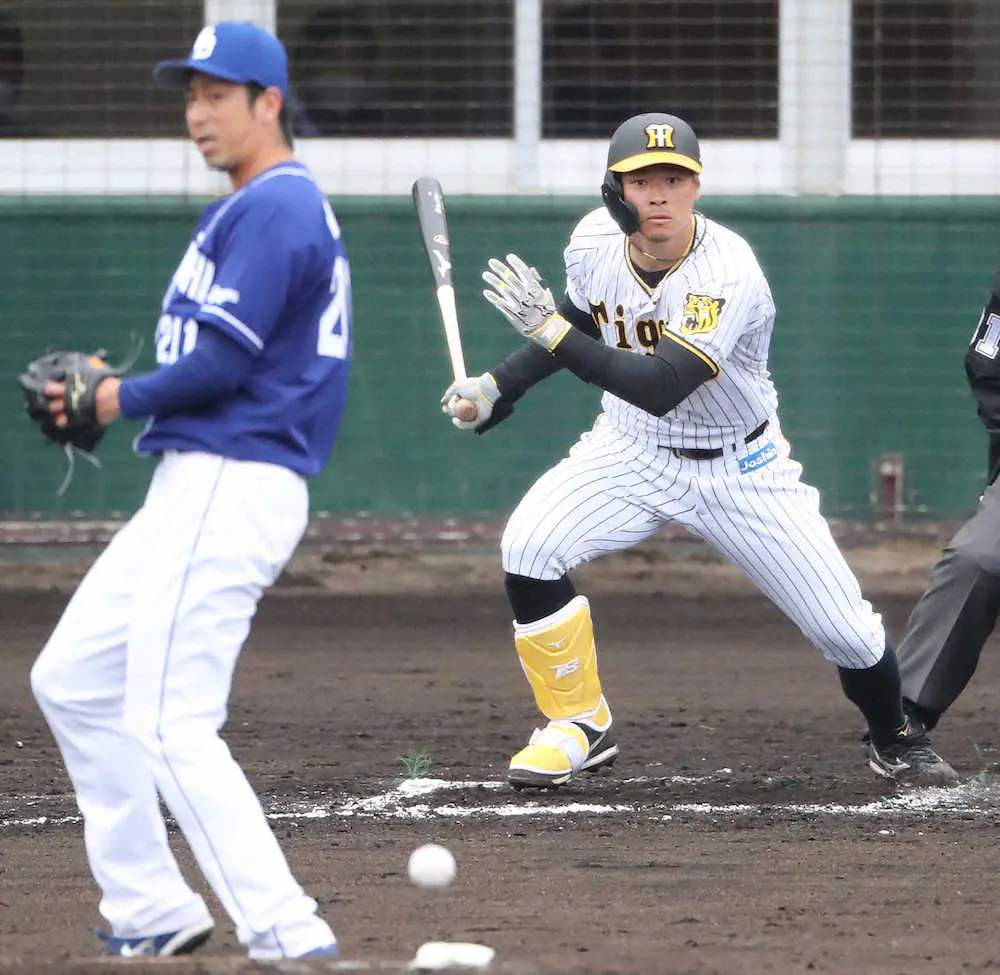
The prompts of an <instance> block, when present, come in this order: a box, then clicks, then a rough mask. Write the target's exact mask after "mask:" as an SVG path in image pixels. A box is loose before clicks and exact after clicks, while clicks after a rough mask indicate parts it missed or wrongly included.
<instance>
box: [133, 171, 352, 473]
mask: <svg viewBox="0 0 1000 975" xmlns="http://www.w3.org/2000/svg"><path fill="white" fill-rule="evenodd" d="M206 328H212V329H219V330H220V331H221V332H223V333H225V334H226V335H227V336H229V338H231V339H233V340H235V341H236V342H238V343H240V345H242V346H243V347H244V348H245V349H247V350H249V351H250V352H251V353H252V354H253V355H254V356H255V362H254V367H253V369H252V371H251V373H250V375H249V377H248V379H247V380H246V382H244V383H242V384H241V385H240V386H239V387H238V388H237V389H236V391H235V392H234V393H233V394H232V395H228V396H225V397H223V398H220V399H218V400H215V401H213V402H211V403H210V404H208V405H206V406H204V407H200V408H194V409H189V410H185V411H183V412H178V413H176V414H172V415H170V416H163V417H157V416H153V417H151V418H150V420H149V423H148V424H147V427H146V429H145V430H144V432H143V433H142V434H141V435H140V436H139V438H138V440H137V441H136V449H137V450H138V451H139V452H140V453H153V454H158V453H161V452H163V451H165V450H199V451H206V452H208V453H213V454H219V455H221V456H224V457H233V458H235V459H238V460H253V461H262V462H265V463H271V464H280V465H282V466H284V467H289V468H291V469H292V470H294V471H298V472H299V473H300V474H304V475H307V476H312V475H315V474H318V473H319V472H320V471H321V470H322V469H323V467H324V465H325V464H326V462H327V460H328V459H329V457H330V452H331V451H332V450H333V443H334V440H335V439H336V436H337V429H338V427H339V425H340V420H341V416H342V415H343V411H344V403H345V400H346V394H347V373H348V370H349V368H350V359H351V347H352V338H351V279H350V269H349V267H348V263H347V255H346V253H345V251H344V245H343V242H342V241H341V237H340V228H339V226H338V225H337V220H336V218H335V217H334V215H333V211H332V210H331V208H330V205H329V203H328V202H327V200H326V198H325V197H324V196H323V194H322V192H321V190H320V189H319V187H318V186H317V185H316V183H315V182H314V181H313V179H312V177H311V176H310V174H309V172H308V171H307V170H306V169H305V167H304V166H302V165H301V164H299V163H297V162H288V163H282V164H281V165H278V166H275V167H273V168H271V169H268V170H265V171H264V172H263V173H261V174H260V175H258V176H257V177H256V178H255V179H253V180H251V181H250V182H249V183H247V184H246V185H245V186H243V187H241V188H240V189H238V190H236V192H234V193H233V194H232V195H231V196H228V197H225V198H224V199H222V200H219V201H218V202H216V203H213V204H211V205H210V206H209V207H207V208H206V209H205V211H204V213H203V214H202V217H201V220H200V221H199V223H198V228H197V230H196V232H195V234H194V237H193V238H192V240H191V243H190V244H189V246H188V249H187V253H185V255H184V258H183V260H182V261H181V263H180V265H179V266H178V268H177V270H176V271H175V272H174V276H173V278H172V280H171V282H170V287H169V288H168V289H167V293H166V295H165V296H164V298H163V306H162V314H161V315H160V319H159V322H158V323H157V326H156V359H157V362H158V363H159V365H160V367H161V368H162V367H164V366H169V365H170V364H172V363H174V362H176V361H177V360H178V359H179V358H180V357H181V356H183V355H186V354H187V353H188V352H190V351H191V350H192V349H193V348H195V346H196V344H197V342H198V333H199V331H201V330H202V329H206Z"/></svg>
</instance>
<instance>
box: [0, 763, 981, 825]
mask: <svg viewBox="0 0 1000 975" xmlns="http://www.w3.org/2000/svg"><path fill="white" fill-rule="evenodd" d="M731 771H732V770H731V769H719V770H718V771H717V772H714V773H710V774H708V775H704V776H669V777H663V778H652V777H642V778H632V779H625V780H623V781H622V783H621V784H622V785H629V784H632V785H635V784H641V785H648V786H650V787H653V788H655V786H656V785H657V784H658V783H662V784H670V785H673V786H677V785H697V784H702V785H703V784H705V783H706V782H710V781H725V780H726V779H727V778H728V776H729V775H730V774H731ZM476 790H479V791H487V792H492V793H497V792H503V793H505V794H509V795H510V796H511V799H510V801H501V802H498V803H495V804H487V805H478V804H467V803H462V804H458V803H456V802H455V801H449V798H450V797H452V796H454V795H455V793H459V794H467V793H469V792H473V791H476ZM535 795H537V794H536V793H513V792H510V790H509V787H508V786H507V784H506V783H505V782H500V781H483V782H470V781H451V780H447V779H430V778H414V779H405V780H403V781H401V782H399V783H397V784H396V785H395V786H394V787H392V788H390V789H387V790H385V791H384V792H380V793H377V794H375V795H370V796H355V797H351V798H348V799H335V798H333V797H331V798H330V799H328V800H326V799H323V798H322V797H316V798H313V799H311V800H309V801H305V802H295V803H289V802H287V801H276V800H270V801H268V800H267V798H266V797H265V800H264V803H265V807H266V809H267V816H268V818H269V819H272V820H285V821H296V820H322V819H350V818H371V819H403V820H431V819H438V820H443V819H455V820H460V819H470V818H474V817H476V818H489V817H496V818H501V819H503V818H517V817H521V818H525V817H532V816H535V817H556V816H571V815H581V814H582V815H592V816H614V815H621V814H633V815H643V814H644V815H647V816H649V817H650V818H652V819H657V820H662V821H669V820H671V819H672V818H673V817H674V816H704V817H708V818H711V817H719V816H729V817H760V816H774V817H781V816H783V815H796V816H815V817H824V816H826V817H843V818H852V817H853V818H859V819H864V818H867V819H879V818H883V819H888V818H893V819H896V818H899V817H905V816H926V815H929V814H931V815H934V814H936V815H941V816H964V817H984V818H985V817H991V816H997V815H998V814H1000V785H998V784H995V783H993V782H983V781H980V780H977V779H974V780H972V781H971V782H968V783H965V784H964V785H959V786H953V787H951V788H932V787H928V788H923V789H907V790H904V791H900V792H898V793H896V794H894V795H889V796H884V797H881V798H879V799H875V800H872V801H870V802H864V803H854V804H842V803H797V802H795V803H780V802H765V803H728V804H714V803H702V802H672V803H657V802H655V801H654V802H645V803H600V802H581V801H579V800H578V799H571V798H569V797H568V796H567V798H566V799H565V800H563V799H561V798H560V797H559V793H544V794H543V795H544V799H542V798H533V796H535ZM434 800H438V801H434ZM68 802H72V798H71V797H69V796H20V797H18V796H9V797H7V798H6V799H4V800H3V802H2V803H0V816H2V817H3V818H0V829H3V828H5V827H8V828H9V827H12V826H22V827H23V826H38V827H45V826H64V825H68V824H74V823H79V822H81V817H80V816H78V815H65V816H50V815H36V816H31V815H25V813H26V812H27V811H28V809H30V808H31V807H33V806H34V807H37V806H45V805H52V804H56V805H58V804H66V803H68Z"/></svg>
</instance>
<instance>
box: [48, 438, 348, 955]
mask: <svg viewBox="0 0 1000 975" xmlns="http://www.w3.org/2000/svg"><path fill="white" fill-rule="evenodd" d="M308 507H309V503H308V491H307V488H306V484H305V482H304V480H303V479H302V478H301V477H299V475H297V474H295V473H293V472H292V471H289V470H286V469H285V468H282V467H276V466H274V465H272V464H257V463H247V462H243V461H233V460H227V459H225V458H222V457H216V456H213V455H210V454H201V453H180V454H178V453H170V454H168V455H167V456H166V457H165V458H164V460H163V461H162V462H161V463H160V464H159V466H158V467H157V469H156V472H155V473H154V475H153V480H152V482H151V484H150V487H149V492H148V494H147V496H146V500H145V503H144V504H143V506H142V508H140V509H139V511H138V512H136V514H135V515H134V516H133V517H132V519H131V520H130V521H129V523H128V524H127V525H126V526H125V527H124V528H123V529H122V530H121V531H120V532H118V534H117V535H116V536H115V537H114V538H113V539H112V540H111V543H110V544H109V545H108V547H107V548H106V549H105V550H104V552H102V553H101V555H100V557H99V558H98V559H97V561H96V562H95V563H94V565H93V566H92V567H91V569H90V571H89V572H88V573H87V576H86V577H85V578H84V580H83V582H82V583H81V584H80V586H79V588H78V589H77V591H76V593H75V595H74V596H73V598H72V599H71V600H70V603H69V605H68V606H67V607H66V610H65V612H64V613H63V615H62V618H61V619H60V621H59V623H58V625H57V626H56V628H55V630H54V631H53V633H52V636H51V637H50V638H49V641H48V643H47V644H46V645H45V648H44V650H43V651H42V653H41V655H40V656H39V658H38V660H37V661H36V663H35V666H34V668H33V669H32V673H31V683H32V688H33V690H34V692H35V697H36V698H37V700H38V703H39V705H40V707H41V708H42V711H43V712H44V714H45V717H46V719H47V720H48V722H49V726H50V727H51V729H52V732H53V734H54V735H55V738H56V741H57V742H58V744H59V747H60V750H61V751H62V754H63V759H64V761H65V763H66V769H67V771H68V772H69V775H70V778H71V779H72V781H73V786H74V789H75V790H76V797H77V803H78V805H79V807H80V811H81V812H82V813H83V817H84V838H85V841H86V846H87V855H88V858H89V860H90V866H91V870H92V871H93V874H94V878H95V880H96V881H97V883H98V885H99V886H100V888H101V893H102V897H101V913H102V914H103V915H104V917H105V918H107V920H108V921H109V922H110V924H111V928H112V931H113V933H114V934H115V935H117V936H119V937H147V936H149V935H153V934H161V933H164V932H167V931H176V930H178V929H180V928H184V927H187V926H189V925H192V924H197V923H199V922H201V921H203V920H205V919H206V918H207V916H208V911H207V908H206V906H205V904H204V902H203V900H202V898H201V897H200V896H199V895H198V894H196V893H195V892H194V891H192V890H191V888H190V887H189V886H188V884H187V882H186V881H185V879H184V877H183V876H182V875H181V872H180V870H179V869H178V866H177V862H176V861H175V859H174V856H173V854H172V853H171V851H170V847H169V845H168V842H167V830H166V827H165V825H164V822H163V817H162V815H161V813H160V805H159V799H158V794H159V796H162V798H163V800H164V802H165V803H166V804H167V806H168V808H169V809H170V811H171V813H173V816H174V818H175V819H176V820H177V823H178V825H179V826H180V827H181V830H182V831H183V833H184V836H185V839H186V840H187V841H188V844H189V845H190V846H191V849H192V851H193V853H194V855H195V858H196V859H197V861H198V865H199V867H201V870H202V872H203V873H204V874H205V876H206V878H207V879H208V881H209V883H210V884H211V885H212V888H213V890H214V891H215V893H216V894H217V895H218V897H219V900H220V901H221V902H222V904H223V905H224V906H225V908H226V910H227V911H228V913H229V914H230V916H231V917H232V918H233V921H234V922H235V924H236V929H237V935H238V936H239V939H240V941H241V943H243V944H244V945H246V946H247V948H248V949H249V953H250V956H251V957H253V958H280V957H284V956H297V955H300V954H303V953H304V952H306V951H311V950H312V949H314V948H318V947H321V946H324V945H328V944H330V943H332V942H333V941H334V936H333V933H332V932H331V931H330V928H329V927H328V926H327V924H326V923H325V922H324V921H323V920H321V919H320V918H319V917H317V916H316V902H315V901H314V900H313V899H312V898H310V897H307V896H306V894H305V893H304V892H303V891H302V888H301V887H300V886H299V885H298V884H297V883H296V881H295V878H294V877H293V876H292V874H291V871H290V870H289V868H288V864H287V862H286V861H285V857H284V855H283V853H282V852H281V849H280V847H279V846H278V841H277V839H276V838H275V836H274V833H273V832H272V831H271V828H270V826H269V824H268V822H267V819H266V817H265V815H264V811H263V810H262V809H261V806H260V803H259V801H258V800H257V797H256V796H255V795H254V792H253V789H252V788H251V786H250V783H249V782H248V781H247V779H246V776H245V775H244V774H243V771H242V770H241V769H240V767H239V766H238V765H237V764H236V762H235V760H234V759H233V757H232V755H231V754H230V752H229V748H228V747H227V745H226V743H225V742H224V741H223V740H222V738H220V737H219V734H218V732H219V729H220V728H221V727H222V725H223V724H224V722H225V720H226V708H227V702H228V699H229V690H230V685H231V681H232V676H233V670H234V668H235V666H236V661H237V658H238V656H239V652H240V649H241V648H242V646H243V641H244V640H245V639H246V636H247V633H248V632H249V630H250V620H251V618H252V617H253V615H254V613H255V611H256V609H257V603H258V601H259V600H260V597H261V595H262V593H263V592H264V590H265V589H266V588H267V587H268V586H269V585H271V583H272V582H273V581H274V580H275V578H276V577H277V575H278V573H279V572H280V571H281V569H282V568H283V566H284V565H285V563H286V562H287V561H288V559H289V558H290V557H291V555H292V553H293V551H294V550H295V547H296V546H297V545H298V542H299V539H300V538H301V537H302V533H303V531H304V530H305V527H306V522H307V518H308Z"/></svg>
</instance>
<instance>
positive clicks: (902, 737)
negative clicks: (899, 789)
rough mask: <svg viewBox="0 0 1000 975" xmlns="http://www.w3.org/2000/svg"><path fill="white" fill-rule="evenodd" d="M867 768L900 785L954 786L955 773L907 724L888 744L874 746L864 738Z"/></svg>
mask: <svg viewBox="0 0 1000 975" xmlns="http://www.w3.org/2000/svg"><path fill="white" fill-rule="evenodd" d="M865 751H866V753H867V755H868V766H869V767H870V768H871V770H872V771H873V772H875V773H876V774H877V775H881V776H882V777H883V778H886V779H891V780H892V781H893V782H898V783H899V784H900V785H938V786H947V785H957V784H958V782H959V778H958V773H957V772H956V771H955V770H954V769H953V768H952V767H951V766H950V765H949V764H948V763H947V762H946V761H945V760H944V759H943V758H942V757H941V756H940V755H938V753H937V752H936V751H934V749H933V748H932V747H931V743H930V739H929V738H928V737H927V735H926V734H925V733H924V732H923V730H918V729H917V728H915V727H914V726H913V724H911V722H910V721H907V722H906V725H905V726H904V727H903V729H902V730H901V731H899V732H898V733H897V734H896V735H895V736H894V737H893V738H891V739H889V740H888V741H885V742H881V743H880V744H878V745H876V744H875V741H874V740H873V739H872V737H871V735H866V736H865Z"/></svg>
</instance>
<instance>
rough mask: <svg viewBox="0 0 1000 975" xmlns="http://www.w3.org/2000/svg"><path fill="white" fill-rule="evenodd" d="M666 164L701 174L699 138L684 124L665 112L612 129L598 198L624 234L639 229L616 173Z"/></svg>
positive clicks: (635, 117)
mask: <svg viewBox="0 0 1000 975" xmlns="http://www.w3.org/2000/svg"><path fill="white" fill-rule="evenodd" d="M657 163H668V164H670V165H672V166H683V167H684V168H685V169H690V170H691V171H692V172H694V173H700V172H701V150H700V149H699V147H698V137H697V136H696V135H695V134H694V129H692V128H691V126H690V125H688V124H687V122H685V121H684V119H682V118H678V117H677V116H676V115H667V114H666V113H664V112H645V113H644V114H642V115H633V116H632V118H630V119H626V120H625V121H624V122H622V124H621V125H619V126H618V128H617V129H615V134H614V135H613V136H612V137H611V145H610V146H608V168H607V170H606V172H605V173H604V183H603V184H602V185H601V196H602V197H603V198H604V205H605V206H606V207H607V208H608V212H609V213H610V214H611V216H612V217H614V218H615V223H617V224H618V226H619V227H621V228H622V230H624V231H625V233H626V234H634V233H635V232H636V231H637V230H638V229H639V215H638V213H636V210H635V207H634V206H632V204H631V203H627V202H626V201H625V195H624V193H623V192H622V179H621V176H620V175H618V174H619V173H630V172H632V170H634V169H642V168H643V167H644V166H655V165H656V164H657Z"/></svg>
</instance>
